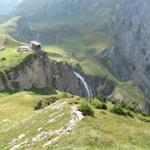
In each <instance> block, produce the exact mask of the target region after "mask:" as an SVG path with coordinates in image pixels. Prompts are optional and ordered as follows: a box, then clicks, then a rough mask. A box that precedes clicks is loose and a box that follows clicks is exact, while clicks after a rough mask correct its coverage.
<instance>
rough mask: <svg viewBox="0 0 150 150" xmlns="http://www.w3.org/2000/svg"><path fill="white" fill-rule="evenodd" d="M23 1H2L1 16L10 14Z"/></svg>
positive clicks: (0, 6)
mask: <svg viewBox="0 0 150 150" xmlns="http://www.w3.org/2000/svg"><path fill="white" fill-rule="evenodd" d="M21 1H22V0H0V15H4V14H8V13H9V12H10V10H11V9H12V8H13V7H14V6H15V5H16V4H17V3H19V2H21Z"/></svg>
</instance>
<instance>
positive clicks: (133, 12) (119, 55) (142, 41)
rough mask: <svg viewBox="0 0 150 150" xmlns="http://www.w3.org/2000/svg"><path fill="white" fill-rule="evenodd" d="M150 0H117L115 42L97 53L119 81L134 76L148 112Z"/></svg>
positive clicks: (149, 105)
mask: <svg viewBox="0 0 150 150" xmlns="http://www.w3.org/2000/svg"><path fill="white" fill-rule="evenodd" d="M149 7H150V1H148V0H142V1H141V0H134V1H131V0H120V2H119V11H118V15H117V18H116V20H115V22H114V29H113V32H114V46H113V47H111V48H107V49H105V50H104V51H103V52H102V53H100V54H98V56H97V57H98V58H100V59H101V60H102V61H103V62H104V63H105V64H106V66H107V67H108V68H109V69H110V70H111V71H112V72H113V73H114V74H115V75H116V76H117V77H118V78H119V79H120V80H122V81H127V80H133V81H135V83H136V84H137V85H138V86H139V87H140V88H141V90H142V91H143V92H144V94H145V97H146V99H145V106H146V111H147V112H148V113H150V93H149V90H150V75H149V73H150V28H149V27H150V15H149V14H150V9H149Z"/></svg>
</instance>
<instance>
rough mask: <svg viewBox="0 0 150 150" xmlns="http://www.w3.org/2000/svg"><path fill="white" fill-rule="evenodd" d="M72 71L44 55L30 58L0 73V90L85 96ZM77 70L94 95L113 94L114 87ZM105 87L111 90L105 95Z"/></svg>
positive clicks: (66, 65) (105, 81)
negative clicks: (51, 90)
mask: <svg viewBox="0 0 150 150" xmlns="http://www.w3.org/2000/svg"><path fill="white" fill-rule="evenodd" d="M75 69H76V68H73V67H72V66H70V65H69V64H67V63H66V62H55V61H50V60H49V58H48V55H47V53H45V52H40V53H34V54H30V55H28V56H27V57H26V58H25V59H24V60H23V61H22V62H21V63H20V64H18V65H17V66H15V67H14V68H11V69H10V70H6V71H4V72H0V90H5V89H10V90H17V89H21V90H23V89H30V88H46V87H52V88H55V89H58V90H60V91H65V92H70V93H72V94H75V95H79V96H86V93H85V92H86V91H85V89H84V87H83V85H82V83H81V81H80V80H79V79H78V78H77V77H76V76H75V74H74V70H75ZM76 70H78V71H79V72H81V73H82V75H83V77H85V79H86V80H87V82H88V84H89V85H90V86H91V88H92V91H93V93H94V95H97V94H100V93H101V94H105V95H106V94H110V93H111V91H112V90H113V88H114V86H112V85H111V84H109V83H110V82H107V79H104V78H100V77H94V76H86V75H85V74H84V73H83V72H82V70H81V69H79V68H78V69H76ZM108 81H109V80H108ZM113 85H114V84H113ZM104 87H105V88H107V89H111V90H110V91H109V92H107V93H105V92H104Z"/></svg>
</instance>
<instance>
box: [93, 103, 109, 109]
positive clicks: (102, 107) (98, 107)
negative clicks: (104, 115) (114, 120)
mask: <svg viewBox="0 0 150 150" xmlns="http://www.w3.org/2000/svg"><path fill="white" fill-rule="evenodd" d="M96 108H97V109H104V110H107V105H106V104H105V103H102V104H100V105H99V106H97V107H96Z"/></svg>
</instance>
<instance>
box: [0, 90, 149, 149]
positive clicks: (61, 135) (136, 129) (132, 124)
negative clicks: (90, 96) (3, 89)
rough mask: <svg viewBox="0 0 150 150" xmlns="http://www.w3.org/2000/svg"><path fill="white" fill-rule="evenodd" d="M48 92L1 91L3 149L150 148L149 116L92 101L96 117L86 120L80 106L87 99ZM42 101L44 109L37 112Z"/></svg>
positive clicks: (0, 125) (0, 145)
mask: <svg viewBox="0 0 150 150" xmlns="http://www.w3.org/2000/svg"><path fill="white" fill-rule="evenodd" d="M41 94H42V93H41ZM45 94H46V93H45ZM45 94H42V95H40V94H38V95H37V94H36V93H35V92H33V91H28V92H27V91H24V92H18V93H14V94H12V95H9V93H1V95H0V97H1V99H0V108H1V111H0V118H1V120H2V122H0V127H1V129H0V142H1V144H0V148H1V149H11V148H12V149H27V148H28V149H31V150H35V149H39V148H40V149H43V150H46V149H52V150H53V149H58V150H59V149H60V148H61V149H62V150H63V149H79V150H80V149H81V150H82V149H93V150H97V149H102V150H105V149H108V150H109V149H110V150H113V149H114V150H115V149H122V150H126V149H139V148H140V149H141V150H148V149H149V146H150V142H149V138H150V135H149V132H150V127H149V121H150V120H149V118H147V117H142V116H141V115H140V114H135V113H133V112H131V113H132V115H133V116H134V118H131V117H129V116H126V117H125V116H118V115H115V114H113V113H111V112H110V109H111V108H112V107H113V105H112V104H111V103H108V104H107V106H108V110H99V109H95V108H94V105H92V104H90V103H88V104H89V105H90V107H91V108H92V109H93V110H94V112H95V117H90V116H85V118H84V119H83V120H82V115H81V114H80V112H79V111H78V110H77V109H76V107H77V105H80V104H82V103H83V102H84V101H85V99H83V98H80V97H76V96H72V95H70V94H66V93H57V94H53V93H51V94H52V95H49V94H50V93H49V94H48V93H47V94H46V95H45ZM40 101H42V104H43V108H42V109H40V110H36V111H35V110H34V108H35V106H36V104H37V103H38V102H40ZM74 103H75V104H76V105H74ZM47 104H48V105H47ZM3 106H5V107H3ZM8 110H9V111H8ZM14 111H15V112H16V115H14ZM74 115H75V116H74ZM76 115H77V116H76ZM74 119H75V120H74ZM118 126H119V128H118ZM87 130H88V131H89V132H87ZM77 137H78V138H77Z"/></svg>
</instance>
